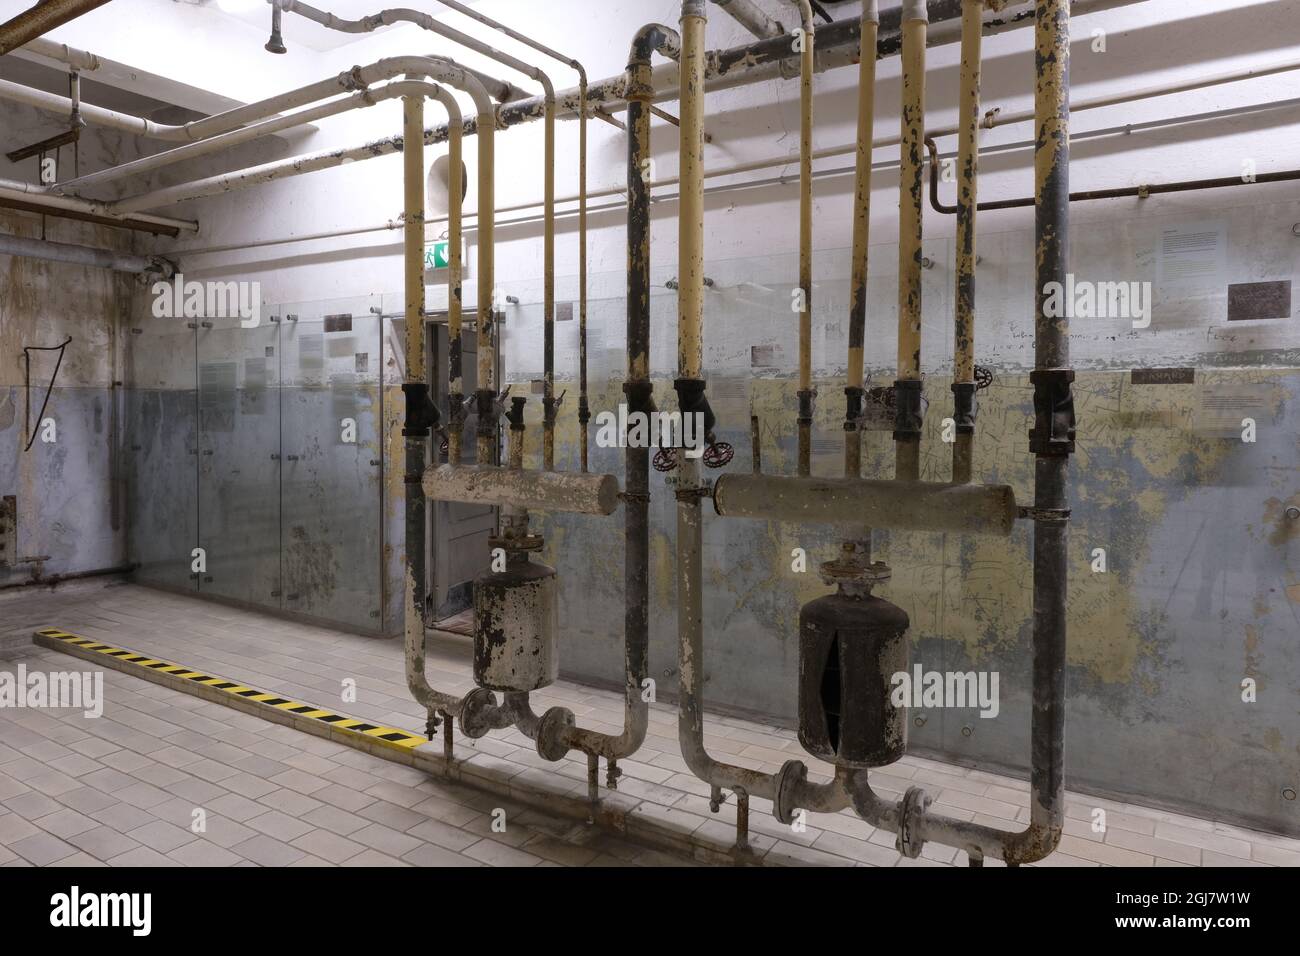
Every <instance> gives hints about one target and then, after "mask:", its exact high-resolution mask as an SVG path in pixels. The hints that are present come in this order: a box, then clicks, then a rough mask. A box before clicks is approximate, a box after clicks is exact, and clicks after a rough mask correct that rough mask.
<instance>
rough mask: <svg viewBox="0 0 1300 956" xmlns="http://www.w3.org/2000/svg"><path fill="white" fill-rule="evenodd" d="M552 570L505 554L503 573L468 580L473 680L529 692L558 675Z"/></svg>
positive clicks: (526, 558)
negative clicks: (471, 591) (470, 583)
mask: <svg viewBox="0 0 1300 956" xmlns="http://www.w3.org/2000/svg"><path fill="white" fill-rule="evenodd" d="M557 608H558V600H557V595H556V584H555V569H554V568H550V567H547V566H546V565H545V564H538V563H535V562H532V561H529V560H528V557H527V555H526V554H523V555H520V554H511V555H510V557H509V558H508V560H507V564H506V569H505V570H504V571H485V572H484V573H483V574H480V575H479V576H478V577H477V578H475V579H474V681H475V683H477V684H478V685H479V686H480V687H487V688H490V689H492V690H501V691H531V690H537V689H538V688H540V687H545V686H546V685H547V684H550V683H552V682H553V681H554V680H555V678H556V677H557V676H559V669H560V660H559V657H558V655H557V654H556V653H555V632H556V612H557Z"/></svg>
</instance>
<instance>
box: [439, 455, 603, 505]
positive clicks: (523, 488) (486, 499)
mask: <svg viewBox="0 0 1300 956" xmlns="http://www.w3.org/2000/svg"><path fill="white" fill-rule="evenodd" d="M423 486H424V493H425V494H426V495H427V496H428V497H430V498H433V499H434V500H436V501H458V502H461V503H462V504H480V505H518V506H519V507H522V508H528V509H529V510H534V509H535V510H537V511H560V512H565V513H567V514H587V515H608V514H613V513H614V509H615V508H617V507H618V479H617V478H615V477H614V476H613V475H591V474H587V475H584V474H581V473H579V472H573V473H564V472H549V471H532V470H529V469H521V470H515V469H510V468H498V467H496V466H493V465H457V464H447V465H439V466H437V467H436V468H430V469H428V470H427V471H426V472H425V473H424V480H423Z"/></svg>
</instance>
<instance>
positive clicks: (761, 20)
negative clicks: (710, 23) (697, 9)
mask: <svg viewBox="0 0 1300 956" xmlns="http://www.w3.org/2000/svg"><path fill="white" fill-rule="evenodd" d="M713 2H714V3H715V4H717V6H718V9H719V10H722V11H723V12H724V13H726V14H727V15H728V16H730V17H731V19H733V20H735V21H736V22H737V23H739V24H740V25H741V26H742V27H744V28H745V29H746V30H748V31H749V32H750V33H752V34H754V36H756V37H758V38H759V39H760V40H763V39H768V38H770V37H779V36H781V35H782V34H784V33H785V27H783V26H781V24H779V23H777V22H776V21H775V20H773V19H772V18H771V17H769V16H768V15H767V14H766V13H764V12H763V11H762V10H760V9H759V8H758V7H757V6H755V4H754V2H753V0H713Z"/></svg>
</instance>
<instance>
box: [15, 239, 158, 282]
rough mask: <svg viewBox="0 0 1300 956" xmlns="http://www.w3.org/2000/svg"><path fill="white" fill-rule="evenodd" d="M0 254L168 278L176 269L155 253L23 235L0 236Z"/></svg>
mask: <svg viewBox="0 0 1300 956" xmlns="http://www.w3.org/2000/svg"><path fill="white" fill-rule="evenodd" d="M0 256H21V257H23V258H25V259H44V260H46V261H48V262H68V263H71V264H73V265H78V266H93V267H95V268H97V269H112V270H114V271H115V272H133V273H135V274H137V275H145V274H148V273H154V274H157V275H160V276H161V277H162V278H164V279H170V278H171V276H172V274H173V273H174V272H175V269H174V268H173V267H172V265H171V263H169V262H168V261H167V260H165V259H159V258H157V257H155V256H133V255H131V254H130V253H126V252H115V251H113V250H111V249H96V248H94V247H92V246H77V245H72V244H70V243H66V242H50V241H48V240H45V239H29V238H27V237H25V236H5V235H0Z"/></svg>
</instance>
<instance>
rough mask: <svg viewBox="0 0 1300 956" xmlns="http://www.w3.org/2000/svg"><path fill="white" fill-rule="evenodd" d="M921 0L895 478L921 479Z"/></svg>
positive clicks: (907, 108)
mask: <svg viewBox="0 0 1300 956" xmlns="http://www.w3.org/2000/svg"><path fill="white" fill-rule="evenodd" d="M927 26H928V22H927V20H926V7H925V4H924V3H923V2H922V0H904V4H903V67H902V69H903V84H902V109H901V110H900V113H899V115H900V117H901V119H900V127H901V133H900V137H899V154H900V158H899V171H898V380H897V381H896V382H895V383H894V390H895V397H896V401H895V407H896V413H895V421H894V443H895V445H894V447H895V463H894V477H895V478H897V479H899V480H900V481H916V480H917V479H918V478H920V476H921V424H922V422H921V410H922V408H923V403H922V398H921V387H922V386H921V258H922V253H921V234H922V209H923V206H922V196H923V186H924V180H923V178H922V170H923V168H924V163H923V162H922V156H921V149H922V142H923V140H924V139H925V34H926V29H927Z"/></svg>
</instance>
